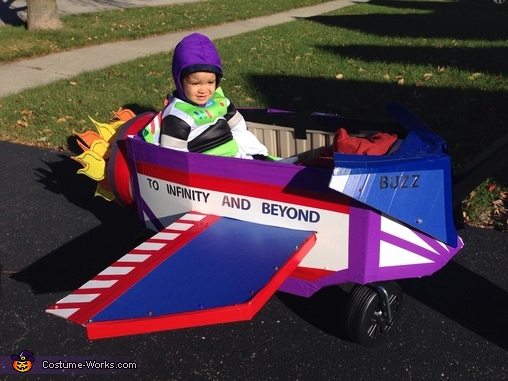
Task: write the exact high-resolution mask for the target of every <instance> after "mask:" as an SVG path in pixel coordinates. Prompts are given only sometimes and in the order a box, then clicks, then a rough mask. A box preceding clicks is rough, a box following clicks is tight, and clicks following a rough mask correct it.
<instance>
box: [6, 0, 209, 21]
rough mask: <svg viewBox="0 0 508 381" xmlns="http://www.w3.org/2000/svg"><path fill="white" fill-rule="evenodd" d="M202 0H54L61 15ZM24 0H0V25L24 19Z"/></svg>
mask: <svg viewBox="0 0 508 381" xmlns="http://www.w3.org/2000/svg"><path fill="white" fill-rule="evenodd" d="M198 1H203V0H56V5H57V9H58V13H59V14H60V15H62V16H65V15H73V14H77V13H91V12H102V11H110V10H115V9H116V10H118V9H124V8H140V7H156V6H165V5H175V4H182V3H191V2H198ZM26 4H27V3H26V0H14V1H13V0H0V25H2V22H4V23H8V22H12V21H23V22H24V21H26Z"/></svg>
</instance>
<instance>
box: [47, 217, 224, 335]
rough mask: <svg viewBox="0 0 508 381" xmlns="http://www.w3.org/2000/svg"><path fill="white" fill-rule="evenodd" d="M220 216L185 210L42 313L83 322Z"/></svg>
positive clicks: (84, 323)
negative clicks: (167, 224)
mask: <svg viewBox="0 0 508 381" xmlns="http://www.w3.org/2000/svg"><path fill="white" fill-rule="evenodd" d="M219 218H220V217H217V216H212V215H204V214H198V213H193V212H190V213H187V214H186V215H185V216H183V217H181V218H180V219H179V220H178V221H176V222H174V223H172V224H171V225H169V226H168V227H167V228H165V229H164V230H162V231H161V232H159V233H157V234H156V235H154V236H153V237H151V238H150V239H148V240H147V241H145V242H143V243H142V244H140V245H139V246H137V247H136V248H134V249H133V250H131V251H130V252H129V253H128V254H126V255H124V256H123V257H122V258H120V259H119V260H118V261H116V262H115V263H113V264H112V265H111V266H109V267H107V268H106V269H104V270H103V271H102V272H100V273H99V274H98V275H97V276H95V277H94V278H93V279H91V280H90V281H88V282H86V283H85V284H84V285H83V286H81V287H80V288H79V289H77V290H76V291H74V292H73V293H72V294H70V295H68V296H66V297H64V298H63V299H61V300H60V301H58V302H57V303H56V304H54V305H53V306H51V307H49V308H48V309H47V310H46V312H48V313H51V314H54V315H57V316H60V317H63V318H65V319H68V320H70V321H73V322H75V323H78V324H81V325H86V323H87V322H89V321H91V320H92V319H93V317H94V316H95V315H96V314H97V313H98V312H100V311H101V310H102V309H103V308H105V307H106V306H107V305H109V304H110V303H111V302H112V301H114V300H115V299H116V298H117V297H118V296H119V295H121V294H122V293H124V292H125V291H126V290H127V289H128V288H129V287H131V286H132V285H133V284H135V283H136V282H137V281H138V280H139V279H141V278H142V277H143V276H145V275H146V274H147V273H148V272H149V271H150V270H152V269H153V268H155V267H157V266H158V265H159V264H160V263H161V262H162V261H164V260H165V259H166V258H168V257H169V256H171V255H172V254H173V253H175V252H176V251H177V250H178V249H179V248H181V247H182V246H184V245H185V244H186V243H187V242H189V241H190V240H192V239H193V238H194V237H195V236H196V235H198V234H199V233H200V232H202V231H203V230H205V229H206V228H207V227H208V226H210V225H211V224H212V223H213V222H215V221H216V220H217V219H219Z"/></svg>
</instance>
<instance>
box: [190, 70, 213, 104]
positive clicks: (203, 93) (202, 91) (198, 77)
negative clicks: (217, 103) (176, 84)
mask: <svg viewBox="0 0 508 381" xmlns="http://www.w3.org/2000/svg"><path fill="white" fill-rule="evenodd" d="M215 79H216V78H215V73H210V72H206V71H198V72H195V73H192V74H189V75H188V76H186V77H185V78H184V79H183V81H182V87H183V91H184V93H185V96H186V97H187V98H188V99H189V100H190V101H191V102H193V103H195V104H197V105H204V104H206V102H208V101H209V100H210V99H211V98H212V96H213V93H214V92H215V89H216V86H215V83H216V82H215Z"/></svg>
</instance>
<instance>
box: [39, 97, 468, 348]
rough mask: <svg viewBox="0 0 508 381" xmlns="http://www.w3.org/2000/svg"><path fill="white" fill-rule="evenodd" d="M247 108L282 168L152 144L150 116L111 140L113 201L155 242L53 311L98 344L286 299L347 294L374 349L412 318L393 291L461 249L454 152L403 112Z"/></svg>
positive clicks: (355, 335) (351, 329)
mask: <svg viewBox="0 0 508 381" xmlns="http://www.w3.org/2000/svg"><path fill="white" fill-rule="evenodd" d="M241 112H242V114H243V116H244V117H245V119H246V121H247V125H248V128H249V130H250V131H252V132H253V133H254V134H255V135H256V136H257V137H258V139H259V140H260V141H261V142H262V143H264V144H265V145H266V146H267V147H268V150H269V152H270V153H271V154H273V155H275V156H276V157H278V158H280V160H275V161H260V160H245V159H237V158H227V157H219V156H210V155H204V154H200V153H189V152H179V151H174V150H170V149H167V148H164V147H159V146H157V145H154V144H150V143H147V142H145V141H143V140H142V139H140V138H139V137H138V136H137V134H136V133H137V131H139V130H140V128H141V127H144V126H145V125H147V124H148V123H150V122H151V121H152V120H153V119H154V118H156V117H157V116H156V115H157V114H155V113H151V112H148V113H144V114H140V115H137V116H135V117H133V118H131V119H129V120H128V121H126V122H125V123H122V124H120V125H119V128H118V131H116V132H115V134H114V136H113V135H112V136H111V138H110V139H109V140H108V139H106V140H108V145H109V146H108V149H107V152H106V153H105V155H104V157H105V175H106V180H107V183H108V184H109V190H108V191H110V193H111V195H112V196H114V199H115V200H116V201H117V202H118V203H120V204H122V205H125V206H133V207H135V208H136V209H137V212H138V215H139V219H140V221H141V223H142V225H143V226H144V227H145V228H147V229H151V230H153V232H154V235H153V236H152V237H151V238H149V239H148V240H147V241H146V242H144V243H143V244H141V245H139V246H138V247H136V248H134V249H133V250H132V251H131V252H129V253H128V254H126V255H125V256H124V257H122V258H120V259H119V260H118V261H117V262H115V263H113V264H112V265H111V266H109V267H108V268H106V269H104V271H102V272H101V273H99V274H98V275H97V276H96V277H95V278H93V279H92V280H90V281H89V282H87V283H86V284H84V285H83V286H82V287H80V288H79V289H78V290H76V291H75V292H74V293H72V294H71V295H69V296H67V297H65V298H63V299H62V300H60V301H58V302H57V303H56V304H55V305H53V306H51V307H49V308H48V310H47V312H49V313H51V314H55V315H58V316H61V317H64V318H66V319H68V320H70V321H73V322H75V323H78V324H81V325H83V326H85V327H86V330H87V334H88V337H89V338H90V339H98V338H106V337H115V336H122V335H129V334H138V333H147V332H156V331H163V330H169V329H177V328H186V327H193V326H201V325H209V324H217V323H225V322H232V321H242V320H248V319H251V318H252V317H253V316H254V315H255V313H256V312H257V311H259V309H260V308H262V306H263V305H264V304H265V303H266V302H267V301H268V300H269V298H270V297H271V296H272V295H273V294H274V293H275V292H276V291H277V290H278V291H281V292H285V293H290V294H294V295H298V296H301V297H311V296H312V295H313V294H314V293H316V292H317V291H319V290H320V289H322V288H325V287H331V286H336V285H343V284H349V285H352V287H351V289H350V291H349V302H348V305H347V306H346V308H345V310H344V327H345V330H346V332H347V334H348V335H349V338H350V339H351V340H352V341H355V342H358V343H360V344H363V345H371V344H374V343H377V342H379V340H380V339H382V338H383V337H384V336H385V334H386V333H387V332H389V330H390V328H391V327H392V326H393V324H394V322H395V321H396V318H397V315H398V314H399V312H400V309H401V303H402V297H403V293H402V292H401V289H400V288H399V286H398V285H397V283H396V282H395V281H396V280H397V279H404V278H415V277H422V276H427V275H431V274H433V273H434V272H436V271H437V270H439V269H440V268H442V267H443V266H444V265H445V264H446V263H447V262H448V261H449V260H450V259H451V258H452V257H453V256H454V255H455V254H456V253H457V252H458V251H459V250H460V249H461V248H462V246H463V242H462V240H461V239H460V237H459V236H458V235H457V231H456V228H455V224H454V216H453V202H452V174H451V163H450V157H449V155H448V154H447V149H446V143H445V142H444V141H443V140H442V139H441V138H440V137H439V136H438V135H436V134H435V133H434V132H433V131H432V130H431V129H430V128H429V127H428V126H427V125H426V124H425V123H423V122H422V121H421V120H419V119H418V118H417V117H416V116H414V115H413V114H411V113H410V112H409V111H407V110H405V109H404V108H402V107H401V106H399V105H398V104H396V103H392V104H390V105H389V106H388V108H387V112H388V113H389V114H390V115H391V117H392V118H393V122H390V123H385V122H371V121H363V120H351V119H347V118H343V117H340V116H337V115H329V114H319V113H315V114H311V115H302V114H299V113H292V112H285V111H281V110H272V109H243V110H241ZM338 129H341V131H342V132H344V131H345V133H346V136H347V137H348V139H351V140H352V141H353V142H356V141H362V142H363V141H367V142H372V141H373V140H372V139H371V137H372V136H373V135H374V134H378V133H382V134H387V135H389V136H392V137H395V138H394V142H393V144H390V146H389V147H388V150H387V151H386V152H385V153H383V154H375V155H369V154H358V153H343V152H334V151H333V150H332V151H330V147H333V146H334V144H335V143H336V141H337V131H338ZM356 139H359V140H356ZM89 146H92V144H89ZM92 148H93V147H92ZM96 151H98V150H96ZM85 170H86V165H85ZM111 198H113V197H111Z"/></svg>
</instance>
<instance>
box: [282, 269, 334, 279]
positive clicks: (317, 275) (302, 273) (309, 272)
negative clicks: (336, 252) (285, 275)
mask: <svg viewBox="0 0 508 381" xmlns="http://www.w3.org/2000/svg"><path fill="white" fill-rule="evenodd" d="M334 273H335V271H331V270H322V269H313V268H310V267H297V268H296V269H295V271H293V273H292V274H291V278H298V279H302V280H308V281H311V282H315V281H317V280H318V279H321V278H324V277H325V276H328V275H331V274H334Z"/></svg>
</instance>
